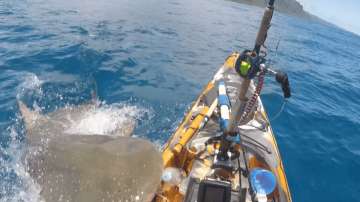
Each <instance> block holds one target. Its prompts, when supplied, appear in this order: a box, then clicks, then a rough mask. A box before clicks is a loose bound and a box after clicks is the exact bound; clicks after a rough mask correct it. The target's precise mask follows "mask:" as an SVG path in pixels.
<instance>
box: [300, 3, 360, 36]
mask: <svg viewBox="0 0 360 202" xmlns="http://www.w3.org/2000/svg"><path fill="white" fill-rule="evenodd" d="M297 1H298V2H300V3H301V4H302V5H303V6H304V10H306V11H308V12H309V13H311V14H313V15H316V16H318V17H320V18H322V19H324V20H326V21H328V22H331V23H333V24H335V25H337V26H339V27H342V28H344V29H346V30H349V31H351V32H354V33H356V34H358V35H360V0H297Z"/></svg>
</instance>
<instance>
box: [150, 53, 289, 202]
mask: <svg viewBox="0 0 360 202" xmlns="http://www.w3.org/2000/svg"><path fill="white" fill-rule="evenodd" d="M237 57H239V54H238V53H234V54H232V55H231V56H229V57H228V58H227V59H226V61H225V63H224V65H223V66H221V67H220V69H219V70H218V72H217V73H216V74H215V76H214V78H213V79H212V80H211V81H210V82H209V83H208V84H207V86H206V87H205V89H204V90H203V91H202V93H201V94H200V96H199V97H198V98H197V100H196V101H195V103H194V104H193V106H192V107H191V109H190V110H189V112H188V113H187V115H186V116H185V117H184V119H183V121H182V123H181V124H180V125H179V127H178V128H177V130H176V131H175V132H174V134H173V135H172V137H171V138H170V139H169V141H168V142H167V143H166V145H165V146H164V149H163V154H162V157H163V166H164V169H166V168H170V167H171V168H177V169H179V170H180V171H181V173H182V179H183V180H182V181H181V183H179V184H177V185H169V184H168V183H166V182H162V184H161V187H160V189H159V191H158V192H157V194H156V197H155V199H156V201H184V200H185V199H186V198H185V197H189V196H188V195H189V194H187V193H186V191H187V189H193V188H192V187H191V184H193V183H190V181H193V180H203V179H205V178H206V176H207V175H208V174H209V173H210V172H211V170H212V169H211V167H212V163H213V161H214V156H215V152H216V150H217V149H218V147H219V145H218V144H217V143H212V144H207V143H208V141H209V139H211V138H213V137H216V136H219V135H221V132H220V130H219V129H220V127H219V111H218V108H217V106H218V101H217V97H218V91H217V84H218V82H219V81H220V80H222V81H224V82H225V84H226V92H227V94H228V97H229V100H230V104H231V110H238V109H243V108H244V106H245V104H246V102H241V101H239V99H238V97H239V89H240V87H241V83H242V78H241V77H240V76H239V75H238V74H237V72H236V71H235V69H234V63H235V60H236V58H237ZM254 90H255V85H254V83H251V85H250V88H249V90H248V92H247V94H246V97H247V98H249V97H250V96H251V95H252V94H253V92H254ZM238 128H239V131H240V133H241V134H242V135H241V139H242V140H241V141H242V144H241V145H242V147H243V148H241V146H237V147H236V148H237V150H238V151H237V152H238V153H239V156H240V157H238V158H237V159H234V160H233V161H234V162H233V165H234V166H235V170H241V168H244V167H248V170H249V171H250V170H252V169H255V168H263V169H266V170H269V171H271V172H272V173H274V174H275V176H276V182H277V184H276V189H275V191H274V193H273V194H272V196H271V197H273V199H275V201H280V202H290V201H291V195H290V191H289V187H288V184H287V180H286V176H285V171H284V168H283V164H282V160H281V157H280V153H279V151H278V147H277V143H276V140H275V137H274V134H273V132H272V129H271V126H270V122H269V120H268V118H267V115H266V112H265V109H264V107H263V105H262V102H261V99H260V97H259V98H258V100H257V104H256V105H255V107H254V109H253V110H252V112H251V113H250V114H249V116H248V119H247V120H245V121H244V122H243V123H242V125H241V126H238ZM244 151H246V152H245V153H244ZM247 174H248V173H247ZM247 178H248V176H247V175H246V174H241V172H240V171H239V172H238V174H236V173H235V174H231V176H230V179H231V187H232V190H238V193H237V192H236V191H235V192H232V193H234V194H235V195H234V196H232V199H233V198H237V200H231V201H251V193H250V192H249V188H250V185H249V183H248V179H247ZM195 184H196V183H195ZM239 187H241V189H239ZM186 200H190V199H186Z"/></svg>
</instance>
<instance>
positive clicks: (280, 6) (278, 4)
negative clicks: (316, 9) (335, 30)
mask: <svg viewBox="0 0 360 202" xmlns="http://www.w3.org/2000/svg"><path fill="white" fill-rule="evenodd" d="M230 1H234V2H239V3H244V4H249V5H254V6H260V7H265V6H266V5H267V2H268V1H265V0H230ZM275 9H276V10H277V11H280V12H282V13H286V14H289V15H295V16H302V17H311V15H310V14H309V13H307V12H305V11H304V9H303V6H302V5H301V4H300V3H299V2H297V1H296V0H276V1H275Z"/></svg>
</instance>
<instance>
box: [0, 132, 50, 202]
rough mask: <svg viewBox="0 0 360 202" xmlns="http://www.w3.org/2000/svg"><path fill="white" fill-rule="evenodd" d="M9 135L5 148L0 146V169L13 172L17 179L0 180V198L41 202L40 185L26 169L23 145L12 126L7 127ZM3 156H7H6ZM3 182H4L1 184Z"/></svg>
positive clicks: (14, 201) (13, 200)
mask: <svg viewBox="0 0 360 202" xmlns="http://www.w3.org/2000/svg"><path fill="white" fill-rule="evenodd" d="M7 131H8V132H9V135H10V137H11V141H10V144H9V146H8V147H7V148H1V151H0V153H2V155H1V157H0V163H1V166H0V168H1V170H2V172H4V171H5V172H4V173H7V174H15V175H16V178H17V181H15V182H13V183H11V184H10V185H9V184H5V183H7V182H4V181H3V179H2V180H1V182H0V185H1V188H0V196H1V197H0V200H1V201H7V202H19V201H26V202H41V201H43V200H42V199H41V197H40V191H41V188H40V186H39V185H38V184H37V183H36V182H35V181H34V180H33V179H32V178H31V177H30V175H29V173H28V172H27V171H26V166H25V165H24V162H23V161H22V159H23V155H24V154H25V149H24V145H23V144H22V143H21V142H20V141H19V140H17V138H16V137H18V133H17V132H16V130H15V128H14V126H11V127H9V128H8V129H7ZM5 156H8V158H6V157H5ZM3 183H4V184H3Z"/></svg>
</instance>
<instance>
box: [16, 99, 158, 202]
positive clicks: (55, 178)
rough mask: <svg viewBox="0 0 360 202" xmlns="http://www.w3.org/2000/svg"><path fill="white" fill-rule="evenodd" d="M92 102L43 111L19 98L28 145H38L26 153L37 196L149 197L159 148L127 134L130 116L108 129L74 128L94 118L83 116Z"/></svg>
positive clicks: (57, 198) (79, 198)
mask: <svg viewBox="0 0 360 202" xmlns="http://www.w3.org/2000/svg"><path fill="white" fill-rule="evenodd" d="M95 107H96V106H94V105H91V104H85V105H80V106H76V107H72V108H62V109H59V110H56V111H54V112H52V113H49V114H46V115H44V114H41V113H39V112H36V111H33V110H30V109H29V108H27V107H26V106H25V104H23V103H22V102H19V109H20V112H21V115H22V117H23V120H24V124H25V128H26V133H27V140H28V143H29V145H30V148H41V149H30V150H29V152H28V153H27V154H26V157H25V164H26V165H27V170H28V172H29V174H30V176H32V178H33V179H34V180H35V181H36V182H37V183H38V184H39V185H40V187H41V197H42V198H43V199H44V200H45V201H150V200H151V197H152V196H153V194H154V193H155V191H156V189H157V187H158V186H157V185H159V183H160V175H161V173H162V159H161V155H160V152H159V151H158V149H157V148H156V147H155V146H154V145H153V144H152V143H151V142H149V141H146V140H143V139H139V138H132V137H129V136H130V134H131V133H132V131H133V128H134V122H133V121H129V122H128V124H127V125H129V126H128V127H125V128H119V129H116V130H115V131H112V132H111V134H96V133H97V132H98V131H96V133H94V134H92V133H91V131H86V132H85V133H84V132H83V131H77V127H76V124H86V123H89V124H91V123H92V124H96V123H93V122H92V121H91V120H92V119H91V118H90V119H87V118H86V114H87V113H88V112H89V111H91V110H94V108H95ZM84 117H85V118H84ZM84 120H85V121H84ZM125 123H126V122H125ZM89 127H90V126H89ZM77 132H83V133H77Z"/></svg>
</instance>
